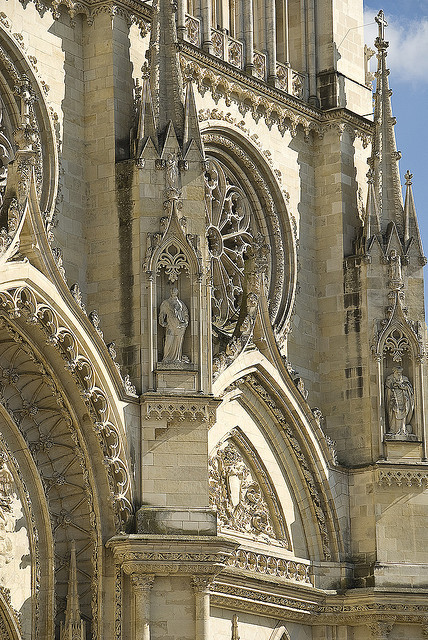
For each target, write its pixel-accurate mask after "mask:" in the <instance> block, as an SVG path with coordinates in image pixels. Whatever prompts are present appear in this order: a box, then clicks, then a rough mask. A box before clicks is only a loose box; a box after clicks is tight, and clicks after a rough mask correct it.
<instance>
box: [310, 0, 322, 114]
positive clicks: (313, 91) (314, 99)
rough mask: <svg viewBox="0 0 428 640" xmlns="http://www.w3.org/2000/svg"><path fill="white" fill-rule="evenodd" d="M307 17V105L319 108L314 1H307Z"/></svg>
mask: <svg viewBox="0 0 428 640" xmlns="http://www.w3.org/2000/svg"><path fill="white" fill-rule="evenodd" d="M307 11H308V16H307V45H308V72H309V104H311V105H313V106H314V107H317V106H319V100H318V96H317V54H316V29H317V25H316V15H315V2H314V0H309V1H308V10H307Z"/></svg>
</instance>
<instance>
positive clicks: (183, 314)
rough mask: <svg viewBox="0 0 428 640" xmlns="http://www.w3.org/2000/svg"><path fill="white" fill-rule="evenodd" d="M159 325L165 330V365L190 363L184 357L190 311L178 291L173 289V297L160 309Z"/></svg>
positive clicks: (163, 360)
mask: <svg viewBox="0 0 428 640" xmlns="http://www.w3.org/2000/svg"><path fill="white" fill-rule="evenodd" d="M159 324H160V326H161V327H164V328H165V344H164V348H163V359H162V363H163V364H176V363H179V362H180V363H184V362H190V361H189V358H188V357H187V356H183V355H182V349H183V340H184V334H185V332H186V329H187V327H188V324H189V311H188V309H187V307H186V305H185V304H184V302H182V301H181V300H180V299H179V297H178V289H177V288H176V287H173V288H172V289H171V296H170V297H169V298H168V299H167V300H164V301H163V302H162V304H161V306H160V309H159Z"/></svg>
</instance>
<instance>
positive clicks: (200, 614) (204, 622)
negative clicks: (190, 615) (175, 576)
mask: <svg viewBox="0 0 428 640" xmlns="http://www.w3.org/2000/svg"><path fill="white" fill-rule="evenodd" d="M212 580H213V579H212V577H211V576H193V578H192V587H193V590H194V592H195V612H196V617H195V624H196V630H195V631H196V633H195V640H208V638H209V622H210V586H211V583H212Z"/></svg>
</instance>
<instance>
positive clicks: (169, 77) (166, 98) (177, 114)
mask: <svg viewBox="0 0 428 640" xmlns="http://www.w3.org/2000/svg"><path fill="white" fill-rule="evenodd" d="M149 51H150V71H151V78H150V80H151V89H152V96H153V102H154V112H155V118H156V120H157V123H158V132H159V134H162V133H164V130H165V128H166V126H167V125H168V123H169V122H170V121H171V122H172V123H173V125H174V128H175V133H176V135H177V138H178V140H179V142H182V141H183V127H184V105H183V78H182V75H181V68H180V58H179V53H178V45H177V30H176V24H175V9H174V3H173V1H172V0H153V18H152V27H151V34H150V46H149Z"/></svg>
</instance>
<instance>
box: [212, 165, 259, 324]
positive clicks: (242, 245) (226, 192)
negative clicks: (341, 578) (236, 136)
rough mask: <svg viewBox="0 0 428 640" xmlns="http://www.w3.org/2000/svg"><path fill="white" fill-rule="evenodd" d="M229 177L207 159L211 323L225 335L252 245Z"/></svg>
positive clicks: (246, 215) (242, 198) (239, 193)
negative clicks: (247, 254) (248, 251)
mask: <svg viewBox="0 0 428 640" xmlns="http://www.w3.org/2000/svg"><path fill="white" fill-rule="evenodd" d="M235 182H236V180H235V179H234V177H233V175H232V174H231V173H230V172H229V171H228V170H227V169H226V168H225V167H224V165H222V164H220V162H219V161H218V160H214V159H212V158H210V160H209V162H208V167H207V170H206V173H205V186H206V207H207V238H208V247H209V251H210V255H211V268H212V319H213V324H214V327H215V328H216V329H217V330H218V331H220V332H222V333H226V334H230V333H232V332H233V331H234V328H235V326H236V324H237V322H238V320H239V316H240V311H241V306H242V302H243V298H244V289H245V285H244V280H245V273H244V272H245V258H246V252H247V250H248V249H249V247H250V246H251V244H252V242H253V234H252V231H251V228H250V206H249V202H248V199H247V197H246V195H245V193H244V192H243V190H242V189H241V188H240V187H239V186H237V185H236V184H235Z"/></svg>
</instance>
